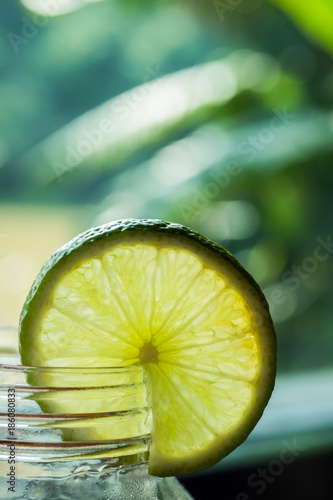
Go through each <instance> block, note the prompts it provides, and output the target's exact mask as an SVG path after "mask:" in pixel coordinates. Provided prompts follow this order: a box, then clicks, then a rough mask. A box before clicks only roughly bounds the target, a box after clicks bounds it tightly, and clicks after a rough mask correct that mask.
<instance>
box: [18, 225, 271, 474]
mask: <svg viewBox="0 0 333 500" xmlns="http://www.w3.org/2000/svg"><path fill="white" fill-rule="evenodd" d="M20 352H21V357H22V362H23V363H24V364H28V365H37V366H63V367H80V366H84V367H111V366H112V367H125V366H126V367H129V366H142V367H143V368H144V373H145V384H146V387H147V389H148V390H147V397H148V403H149V406H151V410H152V418H151V419H146V420H145V422H146V425H147V422H150V423H149V425H150V426H151V429H149V430H151V436H152V439H151V446H150V457H149V472H150V473H151V474H154V475H159V476H168V475H179V474H184V473H190V472H195V471H198V470H201V469H204V468H207V467H209V466H211V465H213V464H214V463H216V462H217V461H218V460H220V459H221V458H223V457H224V456H225V455H227V454H228V453H230V452H231V451H232V450H233V449H234V448H236V447H237V446H238V445H239V444H240V443H241V442H242V441H244V439H245V438H246V437H247V436H248V434H249V433H250V432H251V430H252V429H253V427H254V426H255V424H256V423H257V421H258V420H259V418H260V417H261V415H262V412H263V410H264V408H265V406H266V404H267V402H268V400H269V397H270V395H271V392H272V389H273V385H274V379H275V354H276V341H275V333H274V328H273V325H272V321H271V317H270V315H269V312H268V306H267V302H266V300H265V298H264V296H263V294H262V292H261V291H260V289H259V287H258V285H257V284H256V283H255V281H254V280H253V278H252V277H251V276H250V275H249V274H248V273H247V271H245V269H244V268H243V267H242V266H241V265H240V264H239V263H238V262H237V261H236V259H235V258H234V257H232V255H231V254H230V253H229V252H227V251H226V250H224V249H223V248H222V247H220V246H219V245H217V244H216V243H214V242H212V241H210V240H208V239H206V238H204V237H203V236H201V235H199V234H197V233H195V232H193V231H192V230H190V229H188V228H185V227H184V226H181V225H178V224H173V223H168V222H162V221H159V220H136V219H126V220H123V221H117V222H113V223H109V224H105V225H103V226H100V227H97V228H94V229H91V230H89V231H86V232H85V233H83V234H81V235H79V236H77V237H76V238H74V239H73V240H72V241H70V242H69V243H67V244H66V245H64V246H63V247H61V248H60V249H59V250H57V251H56V252H55V254H54V255H52V256H51V257H50V258H49V260H48V261H47V262H46V263H45V264H44V266H43V268H42V270H41V271H40V273H39V275H38V277H37V279H36V281H35V283H34V284H33V286H32V288H31V291H30V293H29V295H28V297H27V300H26V302H25V304H24V306H23V310H22V314H21V320H20ZM103 382H104V381H103V380H101V385H102V384H103ZM56 404H57V401H56V400H54V401H53V407H52V410H53V411H54V405H56ZM78 404H81V405H84V402H82V401H81V402H78ZM86 404H89V405H90V411H93V404H94V403H93V401H89V403H86ZM72 405H73V401H72ZM82 408H83V411H84V407H82ZM62 409H63V408H62ZM103 432H104V433H105V434H104V435H103V436H101V432H100V431H98V429H96V435H98V439H101V438H103V437H104V438H106V439H109V438H110V435H109V434H108V431H107V429H103Z"/></svg>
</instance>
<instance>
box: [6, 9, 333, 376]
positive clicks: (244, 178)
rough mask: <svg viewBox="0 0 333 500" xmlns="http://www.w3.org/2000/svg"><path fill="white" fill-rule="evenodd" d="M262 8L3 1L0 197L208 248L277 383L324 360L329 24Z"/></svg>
mask: <svg viewBox="0 0 333 500" xmlns="http://www.w3.org/2000/svg"><path fill="white" fill-rule="evenodd" d="M273 3H274V4H276V5H277V6H279V7H280V8H279V9H278V8H277V7H276V6H273V5H272V4H271V3H269V2H264V1H262V0H253V1H250V0H247V1H246V0H243V1H241V0H240V1H238V2H237V1H231V0H225V1H222V0H221V1H212V2H203V1H199V0H197V1H196V2H180V1H179V2H178V1H174V2H171V3H170V2H166V1H162V0H160V1H158V2H157V1H155V2H153V1H151V2H148V1H146V2H144V3H142V2H141V3H139V2H137V1H134V0H132V1H129V0H127V1H125V2H120V1H119V2H117V1H112V2H111V1H100V2H95V1H94V2H93V1H91V2H83V1H82V2H79V1H74V0H68V1H67V2H63V1H62V2H57V0H49V1H47V2H44V11H43V10H40V9H41V7H40V5H42V3H39V2H37V1H35V0H24V1H23V0H22V3H19V2H14V1H10V0H3V1H2V2H1V4H0V19H1V24H0V74H1V81H0V166H1V168H0V193H1V196H2V199H3V200H4V201H9V200H10V201H13V200H15V201H16V202H17V203H40V204H41V205H42V204H46V203H48V204H50V203H52V204H55V205H61V204H69V203H70V204H77V205H87V204H89V205H90V206H91V215H90V217H88V218H86V219H85V220H84V221H82V228H79V229H85V228H86V227H88V226H90V225H92V224H99V223H103V222H106V221H107V220H112V219H116V218H121V217H152V218H162V219H166V220H173V221H177V222H181V223H184V224H186V225H190V226H192V227H193V228H194V229H196V230H198V231H200V232H202V233H203V234H205V235H207V236H208V237H210V238H212V239H214V240H216V241H219V242H220V243H222V244H223V245H224V246H226V247H227V248H228V249H229V250H230V251H231V252H233V253H234V254H235V255H236V256H237V257H238V258H239V260H240V261H241V262H242V263H243V264H244V266H245V267H247V268H248V270H249V271H250V272H251V273H252V274H253V275H254V277H255V278H256V279H257V280H258V281H259V283H260V284H261V286H262V287H263V288H264V291H265V292H266V295H267V297H268V299H269V301H270V304H271V308H272V314H273V318H274V320H275V323H276V327H277V333H278V340H279V350H280V355H279V369H280V370H282V371H288V370H302V369H312V368H322V367H327V366H332V359H333V341H332V333H333V332H332V321H331V305H330V304H331V302H332V295H333V289H332V279H331V276H332V274H331V273H332V267H333V255H332V253H333V249H331V247H330V237H331V236H330V235H331V231H332V227H331V219H332V208H331V207H332V204H331V197H332V177H333V174H332V168H331V164H332V159H333V140H332V139H333V119H332V116H333V114H332V106H333V68H332V61H331V57H330V55H329V51H332V49H333V37H332V29H331V27H332V17H333V7H332V3H331V2H330V1H329V0H326V1H324V0H320V1H319V2H316V3H315V4H314V3H313V2H310V1H305V2H297V1H296V0H295V1H291V0H290V1H289V0H288V1H287V0H286V1H284V0H274V1H273ZM47 6H48V8H49V9H51V10H49V11H47V10H45V9H46V8H47ZM79 7H80V8H79ZM284 11H285V12H284ZM47 12H48V13H49V14H50V13H51V14H52V15H47ZM289 16H290V17H289ZM291 19H293V20H295V24H294V22H293V21H291ZM323 242H324V243H323ZM318 246H319V247H320V249H319V250H318Z"/></svg>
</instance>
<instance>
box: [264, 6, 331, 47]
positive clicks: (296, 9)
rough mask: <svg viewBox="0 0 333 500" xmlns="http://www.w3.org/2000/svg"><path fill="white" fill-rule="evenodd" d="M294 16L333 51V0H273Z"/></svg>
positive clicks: (309, 32) (323, 44) (317, 39)
mask: <svg viewBox="0 0 333 500" xmlns="http://www.w3.org/2000/svg"><path fill="white" fill-rule="evenodd" d="M271 2H272V3H274V4H275V5H277V6H278V7H280V8H281V9H282V10H284V11H285V12H287V13H288V14H289V15H290V16H291V17H293V18H294V19H295V20H296V22H297V23H298V24H300V25H301V26H302V28H304V30H305V31H306V32H307V33H308V34H310V35H311V37H312V38H314V39H315V40H316V41H317V42H318V43H319V44H320V45H321V46H322V47H324V48H325V49H326V50H328V51H329V52H333V35H332V26H333V2H332V0H317V1H316V2H313V1H312V0H303V1H300V0H271Z"/></svg>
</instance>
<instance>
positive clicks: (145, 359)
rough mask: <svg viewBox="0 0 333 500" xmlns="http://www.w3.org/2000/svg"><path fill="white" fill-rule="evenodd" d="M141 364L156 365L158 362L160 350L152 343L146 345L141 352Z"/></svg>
mask: <svg viewBox="0 0 333 500" xmlns="http://www.w3.org/2000/svg"><path fill="white" fill-rule="evenodd" d="M139 358H140V361H141V363H156V362H157V361H158V350H157V349H156V347H155V346H154V345H153V344H152V343H151V342H147V343H146V344H144V345H143V346H142V347H141V349H140V351H139Z"/></svg>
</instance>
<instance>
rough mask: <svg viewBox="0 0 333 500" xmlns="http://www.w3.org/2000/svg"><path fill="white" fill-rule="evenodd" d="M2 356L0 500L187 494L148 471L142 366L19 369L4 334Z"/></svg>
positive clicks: (182, 497) (175, 497) (118, 499)
mask: <svg viewBox="0 0 333 500" xmlns="http://www.w3.org/2000/svg"><path fill="white" fill-rule="evenodd" d="M2 333H4V330H3V329H2ZM7 333H8V330H7ZM0 357H1V359H0V362H1V365H0V499H1V500H5V499H6V500H7V499H8V500H9V499H11V500H44V499H45V500H67V499H68V500H76V499H80V500H129V499H133V500H135V499H138V500H150V499H151V500H153V499H170V500H190V499H192V497H191V496H190V495H189V493H187V492H186V490H185V489H184V488H183V486H182V485H181V484H180V483H179V482H178V480H177V479H176V478H157V477H154V476H150V475H149V474H148V470H147V464H148V457H149V443H150V434H149V429H150V426H151V424H150V420H151V412H150V409H149V408H148V406H147V400H146V386H145V381H144V371H143V370H142V368H141V367H139V366H135V367H127V368H46V367H44V368H41V367H27V366H22V365H20V364H19V358H18V355H17V354H14V353H13V350H12V349H11V348H10V347H8V337H7V345H6V347H5V348H3V349H2V350H1V352H0ZM101 381H102V385H101ZM55 401H56V407H57V409H58V410H59V408H61V413H59V411H57V413H54V412H53V411H52V410H53V408H54V405H55ZM89 408H90V410H89ZM42 409H43V411H42ZM92 409H93V411H92ZM98 430H100V431H101V433H100V435H99V433H98Z"/></svg>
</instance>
